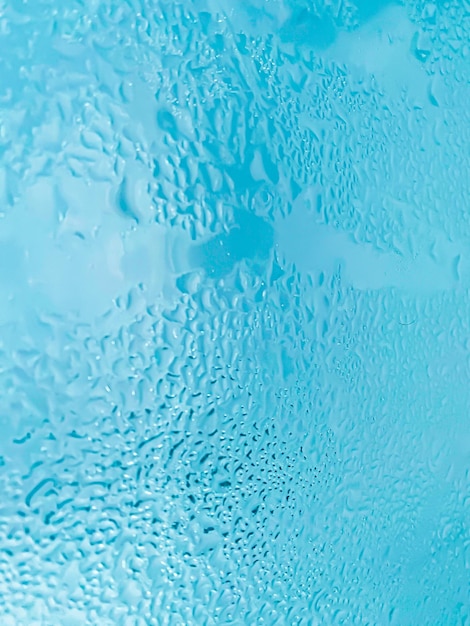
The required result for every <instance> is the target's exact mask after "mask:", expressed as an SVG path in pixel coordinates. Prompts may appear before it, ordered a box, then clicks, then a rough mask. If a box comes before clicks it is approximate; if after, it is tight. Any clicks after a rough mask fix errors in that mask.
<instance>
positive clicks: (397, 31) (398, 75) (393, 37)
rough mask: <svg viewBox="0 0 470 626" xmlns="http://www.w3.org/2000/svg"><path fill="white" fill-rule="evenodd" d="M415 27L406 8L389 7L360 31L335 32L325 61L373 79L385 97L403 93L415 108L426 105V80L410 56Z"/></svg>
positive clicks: (423, 70) (416, 61)
mask: <svg viewBox="0 0 470 626" xmlns="http://www.w3.org/2000/svg"><path fill="white" fill-rule="evenodd" d="M415 39H416V26H414V25H413V24H412V23H411V21H410V20H409V18H408V16H407V14H406V9H405V8H404V7H401V6H394V5H391V6H389V7H387V8H386V9H384V10H383V11H381V12H380V13H379V14H378V15H376V16H375V17H374V18H372V19H371V20H368V21H367V22H366V23H365V24H364V25H363V26H361V28H359V29H357V30H355V31H353V32H338V36H337V38H336V40H335V42H334V43H333V45H331V46H330V47H329V49H328V50H326V51H325V53H324V55H323V56H324V58H325V59H326V60H330V61H335V62H336V63H339V64H340V65H345V66H346V67H348V69H349V70H355V73H357V74H358V75H359V76H358V78H360V77H361V76H362V77H364V78H370V77H371V76H373V77H375V79H376V82H377V87H378V89H379V90H380V89H381V90H383V91H384V92H385V93H386V94H387V96H390V97H397V98H399V97H400V96H401V94H402V93H404V92H405V93H406V94H407V95H408V97H409V98H410V100H411V103H412V104H413V105H415V106H419V107H424V106H427V105H428V104H429V97H428V93H429V90H430V78H429V76H428V74H427V72H426V69H425V66H424V64H423V63H422V62H421V61H419V60H418V58H417V56H416V54H415V53H414V51H413V50H414V47H415Z"/></svg>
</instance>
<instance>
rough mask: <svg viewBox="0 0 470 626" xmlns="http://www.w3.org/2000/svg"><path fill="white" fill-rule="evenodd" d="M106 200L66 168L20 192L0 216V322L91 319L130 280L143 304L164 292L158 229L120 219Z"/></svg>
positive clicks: (106, 191) (105, 189)
mask: <svg viewBox="0 0 470 626" xmlns="http://www.w3.org/2000/svg"><path fill="white" fill-rule="evenodd" d="M57 181H60V193H59V192H58V191H57ZM113 198H114V196H113V194H112V189H111V187H110V185H109V184H107V183H95V182H94V183H87V182H85V181H83V180H80V179H77V178H73V177H72V176H69V175H67V174H66V173H62V176H56V177H55V178H54V179H45V178H44V179H42V180H39V181H38V182H37V184H35V185H34V186H32V187H30V188H28V189H27V190H26V191H25V193H24V196H23V198H22V200H21V201H20V202H19V203H18V205H17V206H16V207H15V210H14V211H12V212H10V213H9V214H8V215H7V216H6V217H4V218H3V220H2V229H1V239H0V297H1V299H2V302H3V307H2V309H1V312H0V324H3V323H8V322H10V321H13V320H14V319H15V317H16V316H18V315H22V316H25V315H26V316H27V315H28V311H31V310H35V311H36V312H41V313H46V314H50V313H53V314H57V315H61V316H66V315H69V314H71V315H73V316H74V317H78V318H79V319H81V320H83V321H92V320H93V319H94V318H96V317H98V316H100V315H103V314H104V313H106V311H108V310H109V309H111V308H113V306H114V302H115V300H116V299H117V298H118V297H119V296H125V295H126V294H127V293H128V292H129V291H130V290H131V289H132V288H133V287H135V286H136V285H139V284H140V285H143V286H144V287H145V291H146V293H147V294H148V298H149V300H150V301H151V303H154V302H155V301H156V300H158V299H159V298H160V297H163V296H164V295H165V294H166V295H168V294H169V293H170V292H171V285H172V284H173V283H174V280H173V279H172V276H171V275H170V272H169V271H168V269H167V268H168V263H167V261H166V256H165V255H166V250H167V232H166V229H164V228H163V227H162V226H160V225H158V224H155V223H153V222H148V223H142V224H138V225H137V224H135V222H134V221H133V220H130V219H128V218H125V217H123V216H121V215H120V214H119V213H118V212H117V211H116V210H115V208H114V206H113V204H112V203H113Z"/></svg>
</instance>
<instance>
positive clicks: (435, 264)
mask: <svg viewBox="0 0 470 626" xmlns="http://www.w3.org/2000/svg"><path fill="white" fill-rule="evenodd" d="M311 195H312V194H311V193H309V192H306V193H304V194H302V195H301V196H299V198H298V199H297V200H296V202H295V203H294V207H293V210H292V213H291V214H290V215H289V216H288V217H287V218H286V219H284V220H282V221H281V222H279V223H278V224H277V226H276V248H277V252H278V255H279V257H280V259H282V260H283V261H284V262H286V263H295V265H296V267H297V269H298V270H299V271H301V272H305V273H309V274H313V275H316V274H319V273H320V272H324V273H326V274H330V275H331V274H332V273H333V272H336V271H338V270H340V271H341V276H342V279H343V281H344V283H345V284H346V285H347V286H352V287H354V288H356V289H360V290H377V289H387V288H392V287H395V288H397V289H401V290H405V291H409V292H411V293H414V294H431V293H434V292H436V291H442V290H446V289H456V288H458V287H461V288H469V287H470V257H469V256H468V254H467V255H466V254H465V253H464V249H463V247H462V245H461V244H458V243H456V242H451V241H449V240H448V239H447V238H446V237H445V236H444V235H442V234H440V233H438V232H436V233H432V239H431V238H422V239H419V240H418V239H417V240H416V241H417V243H416V245H415V246H414V248H415V251H414V253H413V254H410V253H407V254H401V253H400V252H398V251H394V250H390V251H383V250H380V249H378V248H377V247H376V246H374V245H373V244H369V243H359V242H357V241H355V240H354V238H353V235H352V234H349V233H346V232H344V231H340V230H337V229H335V228H334V227H333V226H330V225H325V224H324V223H321V222H320V221H319V218H317V217H316V216H315V214H314V213H313V211H311V210H310V206H311V202H310V196H311ZM313 195H314V194H313Z"/></svg>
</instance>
